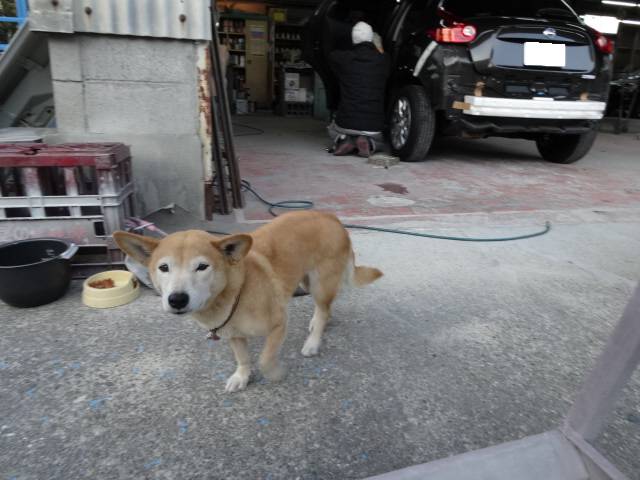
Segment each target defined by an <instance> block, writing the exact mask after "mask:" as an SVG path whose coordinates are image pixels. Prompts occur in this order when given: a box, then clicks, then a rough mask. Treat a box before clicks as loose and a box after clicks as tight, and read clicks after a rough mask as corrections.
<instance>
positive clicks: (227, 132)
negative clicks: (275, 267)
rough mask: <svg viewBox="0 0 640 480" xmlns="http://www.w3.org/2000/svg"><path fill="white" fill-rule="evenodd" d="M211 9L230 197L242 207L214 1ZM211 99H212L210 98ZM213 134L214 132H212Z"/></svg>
mask: <svg viewBox="0 0 640 480" xmlns="http://www.w3.org/2000/svg"><path fill="white" fill-rule="evenodd" d="M209 8H210V11H211V37H212V38H211V60H212V65H213V79H214V82H215V86H216V93H217V99H218V102H219V107H220V111H219V113H220V115H219V117H218V118H220V122H221V124H222V125H221V127H222V135H223V138H224V150H225V155H226V158H227V165H228V169H229V182H230V184H231V198H232V200H233V207H234V208H243V207H244V197H243V196H242V184H241V179H240V169H239V168H238V159H237V157H236V149H235V145H234V142H233V125H232V122H231V109H230V108H229V97H228V96H227V90H226V89H225V86H224V79H223V78H222V72H223V68H222V61H221V60H220V51H219V47H220V42H219V39H218V26H217V25H216V21H217V20H216V14H215V12H216V10H215V8H216V7H215V3H214V2H213V1H212V2H211V5H210V7H209ZM212 101H213V99H212ZM214 135H215V133H214ZM222 173H223V172H218V179H219V181H220V182H223V178H224V175H221V174H222Z"/></svg>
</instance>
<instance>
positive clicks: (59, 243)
mask: <svg viewBox="0 0 640 480" xmlns="http://www.w3.org/2000/svg"><path fill="white" fill-rule="evenodd" d="M77 251H78V247H77V246H76V245H75V244H73V243H70V242H67V241H65V240H59V239H55V238H37V239H31V240H21V241H19V242H12V243H5V244H4V245H1V246H0V299H1V300H2V301H4V302H6V303H8V304H9V305H13V306H14V307H37V306H38V305H44V304H45V303H51V302H53V301H54V300H57V299H59V298H60V297H62V296H63V295H64V294H65V292H66V291H67V289H68V288H69V284H70V283H71V261H70V260H71V257H73V256H74V255H75V254H76V252H77Z"/></svg>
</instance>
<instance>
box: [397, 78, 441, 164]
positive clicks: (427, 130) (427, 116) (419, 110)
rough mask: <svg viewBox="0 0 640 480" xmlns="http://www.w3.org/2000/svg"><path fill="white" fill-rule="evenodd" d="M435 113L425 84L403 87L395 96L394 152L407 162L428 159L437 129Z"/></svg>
mask: <svg viewBox="0 0 640 480" xmlns="http://www.w3.org/2000/svg"><path fill="white" fill-rule="evenodd" d="M435 125H436V120H435V113H434V111H433V108H431V102H430V101H429V97H428V96H427V94H426V92H425V90H424V88H422V87H420V86H417V85H407V86H406V87H403V88H402V89H401V90H400V91H399V92H398V93H397V94H396V96H395V97H394V100H393V109H392V111H391V122H390V127H391V128H390V132H389V133H390V135H389V136H390V140H391V147H392V149H393V153H394V154H395V155H397V156H399V157H400V159H401V160H403V161H405V162H419V161H421V160H425V159H426V156H427V153H429V149H430V148H431V143H432V142H433V134H434V132H435Z"/></svg>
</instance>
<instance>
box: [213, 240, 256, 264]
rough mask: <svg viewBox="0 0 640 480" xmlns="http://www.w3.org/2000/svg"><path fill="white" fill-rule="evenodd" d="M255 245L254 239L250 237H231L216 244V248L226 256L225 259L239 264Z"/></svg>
mask: <svg viewBox="0 0 640 480" xmlns="http://www.w3.org/2000/svg"><path fill="white" fill-rule="evenodd" d="M251 245H253V238H251V237H250V236H249V235H242V234H240V235H231V236H230V237H226V238H223V239H222V240H218V241H216V242H214V246H215V247H216V248H218V250H220V251H221V252H222V254H223V255H224V257H225V258H226V259H227V260H228V261H229V262H231V263H232V264H233V263H238V262H239V261H240V260H242V259H243V258H244V257H245V256H246V255H247V253H249V250H250V249H251Z"/></svg>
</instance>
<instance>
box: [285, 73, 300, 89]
mask: <svg viewBox="0 0 640 480" xmlns="http://www.w3.org/2000/svg"><path fill="white" fill-rule="evenodd" d="M284 88H286V89H292V88H300V74H299V73H293V72H285V74H284Z"/></svg>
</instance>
